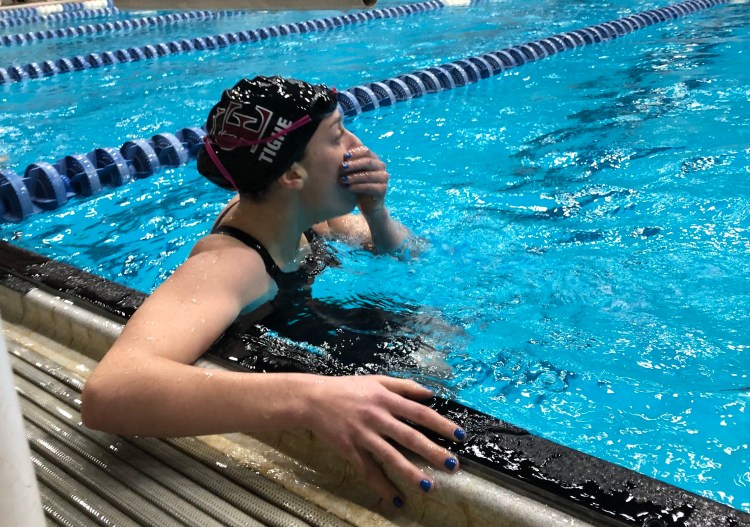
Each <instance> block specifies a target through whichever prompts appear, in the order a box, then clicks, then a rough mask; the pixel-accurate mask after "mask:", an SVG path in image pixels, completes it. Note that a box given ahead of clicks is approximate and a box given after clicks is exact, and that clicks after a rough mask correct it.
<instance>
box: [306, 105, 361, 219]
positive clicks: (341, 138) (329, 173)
mask: <svg viewBox="0 0 750 527" xmlns="http://www.w3.org/2000/svg"><path fill="white" fill-rule="evenodd" d="M358 144H360V143H359V140H358V139H357V137H356V136H355V135H354V134H352V133H351V132H350V131H349V130H347V129H346V128H344V123H343V118H342V116H341V114H340V113H339V111H338V110H336V111H334V112H333V113H332V114H330V115H328V116H327V117H326V118H325V119H323V121H322V122H321V123H320V125H319V126H318V129H317V130H316V131H315V133H314V134H313V136H312V138H311V139H310V142H308V143H307V147H306V148H305V155H304V157H303V158H302V160H300V161H299V164H300V165H301V166H302V167H303V168H304V169H305V171H306V172H307V174H308V176H309V177H308V181H309V183H307V184H306V185H305V201H306V203H307V204H308V205H309V206H310V207H312V208H314V210H316V211H319V215H320V218H319V219H318V221H322V220H326V219H330V218H335V217H336V216H341V215H343V214H347V213H349V212H351V211H352V210H353V209H354V207H355V205H356V204H357V196H356V195H355V194H354V193H353V192H351V191H349V190H348V189H347V188H346V187H345V186H343V185H342V184H341V182H340V176H341V173H342V172H341V171H342V163H343V162H344V154H345V153H346V152H347V151H349V150H350V149H352V148H354V147H355V146H357V145H358Z"/></svg>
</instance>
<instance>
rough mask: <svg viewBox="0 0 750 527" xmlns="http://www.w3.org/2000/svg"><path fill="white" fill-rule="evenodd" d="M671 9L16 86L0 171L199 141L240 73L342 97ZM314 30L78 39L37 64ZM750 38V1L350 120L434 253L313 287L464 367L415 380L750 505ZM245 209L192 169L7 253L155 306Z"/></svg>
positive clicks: (38, 229)
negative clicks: (372, 311) (227, 218)
mask: <svg viewBox="0 0 750 527" xmlns="http://www.w3.org/2000/svg"><path fill="white" fill-rule="evenodd" d="M398 3H402V2H382V1H381V2H380V3H379V5H378V7H385V6H390V5H397V4H398ZM663 5H664V4H657V3H653V2H644V3H642V4H639V5H638V7H637V8H635V7H633V6H632V5H631V3H630V2H623V1H621V2H593V1H582V2H575V3H572V4H571V3H565V5H563V3H560V2H554V1H552V0H548V1H545V2H538V1H533V2H532V1H531V0H525V1H521V0H513V1H497V2H486V3H483V4H481V5H480V6H477V7H472V8H444V9H441V10H438V11H434V12H430V13H423V14H418V15H412V16H406V17H402V18H397V19H390V20H379V21H371V22H367V23H363V24H359V25H357V27H356V28H353V27H350V28H345V29H340V30H336V31H330V32H325V33H317V34H309V35H303V36H296V37H289V38H278V39H272V40H269V41H265V42H261V43H254V44H248V45H240V46H231V47H228V48H225V49H223V50H217V51H210V52H199V53H192V54H186V55H179V56H173V57H170V58H162V59H159V60H154V61H146V62H141V63H130V64H122V65H117V66H112V67H107V68H101V69H97V70H90V71H84V72H78V73H74V74H66V75H58V76H55V77H50V78H46V79H42V80H34V81H27V82H24V83H17V84H12V85H7V86H0V100H1V101H2V105H1V106H0V154H3V153H4V154H6V155H7V156H9V160H8V161H7V162H6V168H10V169H13V170H16V171H17V172H19V173H20V172H22V171H23V168H24V167H25V166H27V165H28V164H30V163H32V162H36V161H41V160H44V161H54V160H56V159H58V158H59V157H61V156H63V155H67V154H72V153H85V152H88V151H90V150H92V149H93V148H96V147H103V146H110V147H117V146H119V145H121V144H122V143H123V142H125V141H126V140H129V139H134V138H143V137H150V136H151V135H153V134H155V133H159V132H172V133H173V132H174V131H176V130H177V129H179V128H182V127H185V126H198V125H200V124H202V122H203V120H204V119H205V115H206V114H207V112H208V110H209V109H210V107H211V105H212V104H213V103H214V102H215V101H216V100H218V97H219V95H220V93H221V90H222V89H223V88H225V87H229V86H231V85H232V84H234V83H235V82H236V80H237V79H238V78H240V77H242V76H253V75H255V74H283V75H291V76H296V77H300V78H304V79H307V80H310V81H316V82H318V81H319V82H326V83H328V84H330V85H335V86H338V87H339V88H340V89H344V88H348V87H352V86H355V85H357V84H362V83H363V82H368V81H377V80H382V79H385V78H389V77H394V76H396V75H399V74H402V73H409V72H412V71H414V70H416V69H419V68H422V67H427V66H431V65H436V64H440V63H445V62H449V61H451V60H456V59H459V58H464V57H468V56H471V55H476V54H480V53H484V52H488V51H494V50H498V49H501V48H504V47H507V46H510V45H515V44H520V43H523V42H526V41H528V40H532V39H537V38H542V37H545V36H549V35H552V34H554V33H558V32H561V31H569V30H572V29H576V28H579V27H583V26H586V25H589V24H594V23H599V22H603V21H607V20H612V19H615V18H618V17H621V16H626V15H628V14H632V13H635V12H638V11H642V10H645V9H653V8H656V7H661V6H663ZM322 14H323V13H320V12H318V13H291V14H290V13H287V14H279V13H275V14H253V15H247V16H243V17H233V18H231V19H226V20H225V21H223V22H221V24H230V25H220V23H219V22H215V23H212V24H217V25H216V26H215V27H216V30H215V31H214V30H213V29H207V28H206V26H202V25H201V24H197V25H194V26H191V25H190V24H183V25H180V26H179V27H175V28H174V29H170V28H163V29H161V30H159V32H155V33H154V34H153V35H149V34H139V35H131V36H130V37H128V36H127V33H123V34H121V35H120V36H118V37H117V39H116V40H114V39H113V40H108V39H104V38H101V37H98V38H97V39H96V40H92V41H91V42H85V41H84V42H79V41H66V42H63V41H61V42H60V43H59V46H61V47H60V48H57V50H56V48H55V47H54V46H49V47H45V48H43V49H44V55H43V56H36V57H34V58H33V59H29V60H25V62H30V61H32V60H34V61H41V60H45V59H53V58H57V57H59V56H72V55H75V54H80V53H83V52H91V51H104V50H113V49H117V48H119V47H124V45H125V44H124V43H123V42H126V41H127V42H129V45H135V44H138V45H143V44H144V43H147V42H149V38H151V37H153V40H151V41H150V43H157V42H163V41H167V40H173V39H174V38H178V37H176V36H172V33H171V32H172V31H174V32H175V33H174V34H175V35H177V34H179V35H186V34H189V33H190V32H192V35H194V36H195V35H208V34H213V33H218V32H220V31H229V30H230V28H234V29H232V30H237V29H252V28H257V27H262V26H264V25H269V24H277V23H280V22H281V21H289V20H290V19H291V20H295V21H296V20H304V19H307V18H313V17H316V16H321V15H322ZM285 17H288V18H285ZM237 24H240V25H239V26H237ZM211 27H214V26H211ZM220 27H223V28H226V29H219V28H220ZM748 28H750V10H748V5H747V4H745V3H736V4H731V5H726V6H719V7H715V8H712V9H709V10H707V11H705V12H701V13H697V14H694V15H691V16H690V17H687V18H684V19H681V20H678V21H675V22H671V23H668V24H660V25H657V26H653V27H651V28H647V29H644V30H641V31H638V32H636V33H635V34H632V35H629V36H626V37H623V38H622V39H617V40H614V41H612V42H608V43H602V44H597V45H592V46H588V47H585V48H581V49H577V50H573V51H569V52H565V53H562V54H560V55H558V56H555V57H552V58H549V59H545V60H542V61H539V62H537V63H532V64H528V65H525V66H522V67H520V68H515V69H512V70H509V71H508V72H506V73H504V74H501V75H500V76H498V77H494V78H491V79H487V80H484V81H481V82H479V83H477V84H474V85H471V86H468V87H464V88H458V89H455V90H452V91H448V92H441V93H438V94H431V95H427V96H425V97H422V98H419V99H415V100H412V101H409V102H405V103H399V104H397V105H394V106H391V107H387V108H383V109H379V110H377V111H375V112H369V113H365V114H362V115H360V116H358V117H356V118H354V119H351V120H350V121H349V122H348V123H347V126H348V127H349V128H350V129H351V130H352V131H353V132H354V133H355V134H357V135H358V136H359V137H360V138H361V139H362V140H363V141H364V142H365V144H367V145H369V146H371V147H372V148H373V149H374V150H375V151H377V152H378V153H379V155H380V156H381V157H382V158H383V159H384V160H386V162H387V163H388V170H389V172H390V173H391V175H392V176H391V177H392V188H391V191H390V194H389V201H388V203H389V206H390V208H391V210H392V213H393V215H394V216H395V217H397V218H398V219H399V220H401V221H402V222H403V223H405V224H406V225H408V226H409V227H410V228H411V229H412V230H413V231H414V232H415V234H417V235H419V236H421V237H423V238H424V239H425V240H427V242H428V244H429V249H428V250H427V251H426V252H425V253H424V254H423V255H422V256H420V257H419V258H415V259H412V260H410V261H407V262H400V261H397V260H395V259H393V258H390V257H374V256H372V255H370V254H368V253H365V252H362V251H359V250H354V249H351V248H347V247H344V246H342V245H340V244H336V249H337V250H338V253H339V256H340V258H341V259H342V260H343V263H344V265H343V266H342V267H340V268H334V269H329V270H327V271H326V272H325V273H323V275H321V276H320V277H319V278H318V280H317V281H316V283H315V287H314V291H313V292H314V295H315V296H317V297H319V298H324V299H333V300H336V301H343V302H349V303H355V304H356V303H357V302H359V301H364V299H373V298H381V299H388V301H389V302H394V303H407V304H412V305H419V306H423V308H422V309H423V310H424V312H425V313H427V314H429V317H425V320H432V323H433V327H432V328H428V327H425V328H424V331H425V334H426V335H427V336H428V338H429V339H430V340H431V341H432V343H433V344H434V346H435V348H436V349H437V351H436V356H435V357H434V359H435V360H437V361H444V362H446V363H448V364H449V365H450V367H451V368H452V375H451V376H449V377H448V378H430V376H429V374H428V373H427V374H425V375H424V376H421V377H420V380H422V381H423V382H426V383H432V384H433V385H434V386H435V387H436V388H437V389H439V390H441V391H442V392H443V393H445V394H448V395H450V396H452V397H454V398H455V399H457V400H459V401H461V402H463V403H464V404H467V405H469V406H471V407H474V408H476V409H478V410H481V411H484V412H486V413H489V414H492V415H495V416H498V417H500V418H502V419H504V420H507V421H509V422H511V423H513V424H515V425H517V426H521V427H524V428H526V429H528V430H530V431H532V432H534V433H536V434H538V435H541V436H544V437H546V438H548V439H551V440H553V441H556V442H559V443H562V444H565V445H567V446H570V447H572V448H576V449H578V450H581V451H584V452H587V453H589V454H592V455H595V456H597V457H600V458H603V459H606V460H609V461H612V462H614V463H617V464H619V465H623V466H626V467H628V468H631V469H634V470H637V471H639V472H641V473H643V474H646V475H649V476H652V477H656V478H658V479H661V480H663V481H666V482H669V483H671V484H674V485H677V486H679V487H682V488H685V489H687V490H690V491H693V492H696V493H698V494H701V495H704V496H707V497H709V498H712V499H715V500H717V501H720V502H723V503H726V504H729V505H731V506H734V507H736V508H738V509H741V510H744V511H748V512H750V469H748V467H750V451H749V449H748V443H749V441H748V434H747V431H748V430H750V416H749V415H748V413H749V411H750V409H749V408H748V405H749V404H750V373H749V370H750V359H749V358H748V351H749V350H748V348H749V347H750V318H748V313H750V281H748V278H747V277H748V276H750V178H748V175H749V174H750V169H749V168H748V166H749V159H750V105H748V104H747V103H748V99H749V98H750V71H748V69H747V68H746V63H747V54H748V53H750V29H748ZM427 35H429V38H427V37H426V36H427ZM131 37H132V38H133V39H134V40H132V41H129V40H128V38H131ZM179 38H182V37H179ZM76 46H80V47H79V50H78V51H75V50H72V48H74V47H76ZM92 46H96V47H95V48H93V49H92ZM18 49H21V48H18ZM34 49H35V47H34V46H25V47H24V53H27V54H28V53H30V52H31V51H33V50H34ZM39 49H40V50H41V49H42V48H39ZM0 51H2V53H3V55H0V58H2V59H4V61H6V62H8V61H10V62H9V63H14V64H15V63H24V62H23V61H19V62H16V61H14V60H12V55H13V50H10V49H3V50H0ZM47 54H50V55H47ZM29 56H30V55H29ZM229 198H230V195H228V194H227V193H226V192H224V191H222V190H220V189H218V188H215V187H212V186H211V185H210V184H209V183H208V182H206V181H205V180H203V178H201V177H200V176H199V175H198V174H197V172H196V170H195V164H194V163H189V164H188V165H187V166H185V167H181V168H177V169H166V170H162V171H161V172H160V173H159V174H156V175H154V176H152V177H150V178H147V179H142V180H137V181H135V182H133V183H130V184H128V185H126V186H124V187H120V188H117V189H110V188H107V189H105V190H104V191H103V192H102V193H100V194H98V195H97V196H95V197H93V198H87V199H80V198H76V199H74V200H72V202H71V203H69V204H68V205H66V206H65V207H64V208H62V209H60V210H58V211H55V212H52V213H43V214H37V215H33V216H32V217H30V218H29V219H27V220H26V221H24V222H22V223H18V224H7V223H5V224H0V236H2V238H3V239H5V240H10V241H13V243H16V244H18V245H20V246H22V247H25V248H28V249H31V250H35V251H38V252H40V253H42V254H46V255H49V256H51V257H54V258H56V259H58V260H61V261H65V262H69V263H72V264H73V265H76V266H78V267H81V268H83V269H86V270H88V271H91V272H94V273H97V274H99V275H101V276H103V277H105V278H108V279H111V280H114V281H116V282H119V283H122V284H125V285H128V286H130V287H133V288H136V289H139V290H142V291H146V292H148V291H151V290H153V289H154V288H155V287H156V286H157V285H158V284H159V283H160V282H161V281H163V280H164V279H165V278H166V277H167V276H169V274H170V273H171V272H172V271H173V270H174V269H175V267H176V266H177V265H179V263H180V262H181V261H183V260H184V259H185V258H186V256H187V254H188V253H189V251H190V248H191V247H192V244H193V243H194V242H195V240H196V239H197V238H198V237H200V236H201V235H203V234H205V233H206V232H207V231H208V229H209V228H210V225H211V223H212V221H213V218H214V217H215V215H216V214H217V213H218V212H219V211H220V210H221V208H222V206H223V204H224V203H225V202H226V201H227V200H228V199H229ZM373 276H375V277H377V279H376V280H373ZM437 321H439V323H437Z"/></svg>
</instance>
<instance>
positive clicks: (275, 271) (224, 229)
mask: <svg viewBox="0 0 750 527" xmlns="http://www.w3.org/2000/svg"><path fill="white" fill-rule="evenodd" d="M212 234H224V235H226V236H231V237H232V238H234V239H236V240H239V241H241V242H242V243H244V244H245V245H247V246H248V247H250V248H251V249H254V250H255V251H256V252H257V253H258V254H259V255H260V257H261V258H262V259H263V264H264V265H265V266H266V272H267V273H268V274H269V275H270V276H271V278H273V279H276V278H277V277H278V276H279V275H283V274H285V273H284V272H283V271H282V270H281V269H279V266H278V265H276V262H274V261H273V258H271V255H270V254H269V253H268V251H267V250H266V248H265V247H263V244H262V243H260V242H259V241H258V240H256V239H255V238H254V237H253V236H250V235H249V234H248V233H246V232H245V231H243V230H240V229H237V228H235V227H230V226H228V225H222V226H220V227H217V228H216V229H214V230H213V231H212Z"/></svg>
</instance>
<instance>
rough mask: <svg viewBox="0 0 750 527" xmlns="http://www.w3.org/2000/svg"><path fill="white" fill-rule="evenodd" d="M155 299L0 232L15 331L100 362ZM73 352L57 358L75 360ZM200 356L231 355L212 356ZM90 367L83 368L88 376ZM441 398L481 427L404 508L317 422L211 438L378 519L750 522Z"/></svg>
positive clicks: (2, 284)
mask: <svg viewBox="0 0 750 527" xmlns="http://www.w3.org/2000/svg"><path fill="white" fill-rule="evenodd" d="M144 299H145V295H144V294H142V293H140V292H137V291H134V290H132V289H129V288H126V287H124V286H121V285H118V284H114V283H112V282H109V281H107V280H104V279H102V278H100V277H97V276H95V275H91V274H89V273H86V272H84V271H81V270H79V269H76V268H74V267H71V266H69V265H66V264H63V263H60V262H55V261H53V260H50V259H48V258H45V257H43V256H40V255H38V254H35V253H32V252H29V251H26V250H24V249H20V248H18V247H15V246H13V245H11V244H8V243H6V242H0V313H2V316H3V318H4V319H5V320H6V321H7V322H8V324H6V328H7V329H6V338H7V339H8V340H9V341H11V342H16V343H18V341H19V340H20V341H22V342H20V345H28V344H29V342H33V341H37V340H44V339H47V340H49V339H51V340H52V341H54V342H55V343H57V345H59V346H62V347H63V349H68V350H71V353H73V354H76V353H81V354H83V355H85V356H86V357H88V358H89V359H87V360H88V363H89V365H90V366H93V365H94V364H95V361H97V360H99V359H101V357H102V356H103V355H104V353H106V351H107V349H109V347H110V345H111V343H112V342H113V341H114V339H115V338H116V337H117V335H118V334H119V332H120V331H121V329H122V325H123V323H124V322H125V321H126V320H127V318H129V317H130V315H132V313H133V312H134V311H135V309H137V307H138V306H139V305H140V304H141V303H142V302H143V300H144ZM65 355H66V353H58V354H57V355H56V356H55V357H53V359H54V360H55V361H57V362H58V363H59V362H65V361H66V359H65V358H64V357H65ZM68 362H70V364H68V365H67V367H68V368H74V367H76V365H78V364H81V362H80V361H79V359H78V358H75V359H70V360H68ZM199 365H200V366H203V367H213V368H216V367H220V366H218V365H216V364H215V363H213V362H210V361H207V360H205V359H202V360H201V361H199ZM65 366H66V365H63V367H65ZM87 373H88V369H87V368H83V370H80V368H79V371H77V374H79V375H81V377H83V378H85V377H86V375H87ZM431 405H432V406H433V407H435V408H438V409H439V410H440V411H441V413H443V414H444V415H448V416H449V417H451V418H453V419H455V420H457V421H458V422H461V423H462V425H463V426H464V427H465V428H466V430H467V432H469V434H470V438H469V440H468V441H467V442H466V444H464V445H462V446H461V447H460V448H457V449H456V448H454V451H456V453H457V454H458V456H459V458H460V460H461V465H462V467H463V470H462V471H461V473H460V474H458V475H452V476H451V475H446V474H444V473H442V472H440V471H433V470H432V469H431V468H430V467H425V470H427V471H430V473H431V474H434V476H435V479H436V483H437V484H436V488H435V490H434V491H433V492H431V493H430V494H428V495H426V494H422V493H419V492H413V493H410V494H407V496H406V498H407V502H408V506H407V507H405V508H404V509H403V510H401V511H395V510H393V508H392V507H391V506H390V505H388V506H384V505H382V504H379V503H378V501H377V500H375V499H374V497H373V496H372V493H371V491H370V490H369V489H368V488H367V487H366V486H365V485H364V484H363V482H361V481H360V480H359V478H358V477H357V476H356V475H355V474H354V473H353V471H352V469H351V467H349V466H348V465H347V464H346V463H345V462H344V461H342V460H341V458H339V457H338V456H337V455H336V454H335V453H334V452H332V451H331V450H330V449H329V448H327V447H326V446H325V445H322V444H320V443H319V442H318V441H317V440H316V439H315V438H314V437H313V436H312V435H311V434H309V433H307V432H282V433H279V434H265V435H254V436H250V435H245V434H227V435H222V436H211V437H210V438H204V439H205V441H207V442H208V443H209V444H211V445H212V446H214V447H216V448H218V449H219V450H221V451H222V452H224V453H225V454H227V455H229V456H230V457H233V458H234V459H235V460H236V461H239V462H240V463H242V464H243V465H245V466H249V467H250V468H252V469H253V470H255V471H258V472H261V473H265V474H266V475H268V476H271V477H275V476H274V475H276V476H277V475H278V474H285V475H286V476H285V478H284V479H285V481H286V483H284V485H285V486H287V485H288V487H287V488H289V489H290V490H292V489H293V490H292V491H293V492H295V493H297V494H299V495H302V496H304V497H305V498H306V499H309V500H311V501H313V502H314V503H317V504H318V505H319V506H321V507H323V508H326V510H331V509H333V510H334V511H335V512H336V513H337V514H338V515H339V516H340V517H343V518H346V520H347V521H349V522H351V523H352V524H355V525H359V524H361V525H374V524H376V523H373V522H374V521H375V519H377V521H378V522H380V521H382V522H384V523H383V524H390V523H393V524H397V525H442V524H451V525H488V526H493V527H497V526H500V525H523V526H545V527H553V526H557V525H568V526H576V527H578V526H585V525H597V526H599V525H601V526H606V525H612V526H637V527H642V526H647V527H662V526H684V527H690V526H695V527H698V526H701V527H703V526H709V525H711V526H713V525H717V526H718V525H722V526H728V527H746V526H747V527H750V515H747V514H745V513H743V512H741V511H738V510H735V509H732V508H730V507H727V506H724V505H722V504H719V503H717V502H714V501H711V500H708V499H705V498H702V497H700V496H697V495H695V494H692V493H689V492H686V491H684V490H682V489H679V488H676V487H673V486H671V485H668V484H665V483H663V482H660V481H657V480H654V479H652V478H648V477H646V476H643V475H641V474H638V473H636V472H633V471H630V470H627V469H624V468H622V467H619V466H616V465H614V464H611V463H608V462H606V461H603V460H600V459H598V458H594V457H592V456H588V455H586V454H583V453H581V452H577V451H575V450H572V449H569V448H567V447H563V446H561V445H557V444H555V443H552V442H550V441H547V440H545V439H543V438H540V437H537V436H534V435H533V434H530V433H528V432H527V431H525V430H522V429H520V428H517V427H514V426H513V425H510V424H508V423H504V422H502V421H500V420H498V419H495V418H493V417H490V416H487V415H484V414H481V413H479V412H476V411H474V410H471V409H469V408H467V407H464V406H462V405H459V404H457V403H454V402H451V401H446V400H443V399H439V398H436V399H434V400H433V401H432V402H431ZM436 439H437V438H436ZM352 510H356V511H357V512H356V513H352V512H351V511H352ZM357 518H360V520H358V519H357ZM362 518H367V519H366V520H364V523H361V519H362ZM358 522H360V523H358Z"/></svg>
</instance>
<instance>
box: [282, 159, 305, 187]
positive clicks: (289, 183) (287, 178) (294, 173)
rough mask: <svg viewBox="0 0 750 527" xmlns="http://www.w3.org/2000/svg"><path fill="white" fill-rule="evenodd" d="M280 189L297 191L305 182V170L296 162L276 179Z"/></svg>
mask: <svg viewBox="0 0 750 527" xmlns="http://www.w3.org/2000/svg"><path fill="white" fill-rule="evenodd" d="M278 181H279V184H280V185H281V186H282V187H285V188H289V189H294V190H299V189H301V188H302V187H303V186H304V185H305V182H306V181H307V170H305V167H303V166H302V165H301V164H299V163H297V162H296V161H295V162H294V163H292V166H290V167H289V168H288V169H287V170H286V172H284V173H283V174H281V176H280V177H279V179H278Z"/></svg>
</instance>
